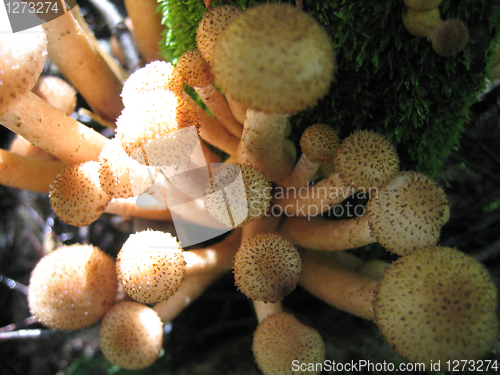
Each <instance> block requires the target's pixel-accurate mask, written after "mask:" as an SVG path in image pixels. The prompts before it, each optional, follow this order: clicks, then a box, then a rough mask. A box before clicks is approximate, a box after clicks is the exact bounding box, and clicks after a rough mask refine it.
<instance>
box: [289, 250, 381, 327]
mask: <svg viewBox="0 0 500 375" xmlns="http://www.w3.org/2000/svg"><path fill="white" fill-rule="evenodd" d="M300 254H301V256H302V273H301V275H300V279H299V284H300V285H301V286H302V287H303V288H304V289H306V290H307V291H309V292H310V293H311V294H313V295H314V296H316V297H318V298H320V299H322V300H323V301H325V302H326V303H328V304H330V305H332V306H334V307H336V308H338V309H340V310H343V311H346V312H348V313H350V314H353V315H356V316H359V317H361V318H365V319H370V320H373V319H374V315H373V298H374V294H375V292H376V289H377V285H378V280H376V279H373V278H370V277H368V276H365V275H363V274H361V273H358V272H356V271H354V270H353V269H350V268H348V267H346V266H345V265H342V263H341V261H339V260H338V259H336V257H335V255H336V254H330V253H323V252H317V251H311V250H305V249H300Z"/></svg>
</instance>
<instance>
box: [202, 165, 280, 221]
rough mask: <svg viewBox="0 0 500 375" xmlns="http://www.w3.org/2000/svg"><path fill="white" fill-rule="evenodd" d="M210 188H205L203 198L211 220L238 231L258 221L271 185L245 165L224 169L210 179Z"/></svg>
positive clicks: (256, 171) (229, 166)
mask: <svg viewBox="0 0 500 375" xmlns="http://www.w3.org/2000/svg"><path fill="white" fill-rule="evenodd" d="M240 173H241V180H240V178H239V177H240ZM241 183H243V186H242V184H241ZM212 184H213V186H212V185H210V186H208V187H207V190H206V193H205V196H204V197H203V200H204V203H205V207H206V209H207V210H208V212H209V213H210V215H211V216H212V217H214V218H215V219H217V220H219V221H220V222H221V223H222V224H224V225H226V226H228V227H233V226H234V227H241V226H243V225H244V224H246V223H249V222H250V221H253V220H256V219H259V218H261V217H262V216H264V215H265V213H266V212H267V209H268V208H269V205H270V202H271V184H270V183H269V181H267V179H266V178H265V177H264V175H263V174H262V173H260V172H259V171H258V170H257V169H255V168H253V167H252V166H250V165H248V164H234V165H233V164H228V165H225V166H224V168H223V169H221V170H220V171H217V172H216V173H215V174H214V175H213V176H212ZM222 191H223V192H224V193H225V195H226V197H227V199H228V202H229V207H228V206H227V205H226V200H225V198H224V195H223V194H222ZM229 212H230V213H231V216H229V214H228V213H229ZM233 224H234V225H233Z"/></svg>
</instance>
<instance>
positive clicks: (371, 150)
mask: <svg viewBox="0 0 500 375" xmlns="http://www.w3.org/2000/svg"><path fill="white" fill-rule="evenodd" d="M333 163H334V165H335V171H336V172H337V173H338V174H339V176H340V178H341V179H342V182H343V183H344V184H345V185H348V186H352V187H354V188H355V189H358V190H366V191H368V190H370V189H372V188H378V187H382V186H384V185H385V184H387V183H388V182H389V181H390V180H391V178H392V177H394V175H395V174H396V172H397V171H398V170H399V157H398V154H397V153H396V149H395V148H394V146H393V145H392V144H391V143H390V142H389V141H388V140H387V139H386V138H385V137H383V136H382V135H380V134H378V133H375V132H372V131H370V130H361V131H356V132H354V133H352V134H351V135H350V136H348V137H347V138H345V139H344V140H343V141H342V142H341V143H340V146H339V147H338V148H337V151H336V153H335V158H334V162H333Z"/></svg>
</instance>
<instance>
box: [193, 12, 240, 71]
mask: <svg viewBox="0 0 500 375" xmlns="http://www.w3.org/2000/svg"><path fill="white" fill-rule="evenodd" d="M241 12H242V11H241V9H239V8H237V7H235V6H232V5H223V6H219V7H214V8H212V9H210V10H209V11H208V12H207V13H205V15H204V16H203V18H202V20H201V22H200V23H199V25H198V29H197V30H196V47H197V48H198V50H199V51H200V53H201V55H202V56H203V58H204V59H205V61H207V62H208V63H210V62H211V61H212V55H213V52H214V47H215V44H216V42H217V40H218V38H219V36H220V34H222V32H223V31H224V30H225V29H226V27H227V25H228V24H229V23H230V22H231V20H232V19H233V18H234V17H236V16H237V15H238V14H240V13H241Z"/></svg>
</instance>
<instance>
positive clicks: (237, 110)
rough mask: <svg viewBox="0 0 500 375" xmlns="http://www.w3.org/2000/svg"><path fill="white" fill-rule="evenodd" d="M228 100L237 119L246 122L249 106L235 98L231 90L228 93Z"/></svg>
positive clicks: (241, 122) (242, 122)
mask: <svg viewBox="0 0 500 375" xmlns="http://www.w3.org/2000/svg"><path fill="white" fill-rule="evenodd" d="M226 101H227V104H228V105H229V109H230V110H231V113H232V114H233V116H234V118H235V119H236V121H238V122H239V123H240V124H244V123H245V118H246V117H247V107H246V106H244V105H243V104H241V103H240V102H238V101H237V100H236V99H234V98H233V96H232V95H231V94H230V93H229V92H227V93H226Z"/></svg>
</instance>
